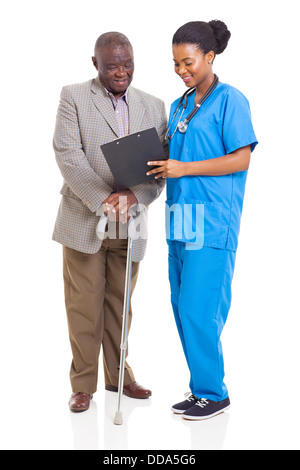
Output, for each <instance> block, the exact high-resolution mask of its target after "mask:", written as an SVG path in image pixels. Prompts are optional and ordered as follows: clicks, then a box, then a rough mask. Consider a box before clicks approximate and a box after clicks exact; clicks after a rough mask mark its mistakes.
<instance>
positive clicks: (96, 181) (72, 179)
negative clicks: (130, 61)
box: [53, 77, 167, 261]
mask: <svg viewBox="0 0 300 470" xmlns="http://www.w3.org/2000/svg"><path fill="white" fill-rule="evenodd" d="M128 104H129V127H130V133H131V134H133V133H135V132H139V131H141V130H146V129H149V128H151V127H156V129H157V132H158V135H159V136H160V138H161V141H162V143H164V135H165V133H166V128H167V118H166V112H165V106H164V103H163V102H162V101H161V100H159V99H158V98H155V97H154V96H151V95H149V94H147V93H145V92H143V91H140V90H137V89H136V88H133V87H129V89H128ZM118 132H119V130H118V125H117V121H116V117H115V111H114V109H113V105H112V102H111V99H110V97H109V96H108V95H107V93H106V92H105V89H104V88H103V86H102V85H101V84H100V81H99V79H98V77H97V78H95V79H92V80H89V81H88V82H84V83H81V84H75V85H70V86H66V87H63V89H62V92H61V96H60V103H59V108H58V112H57V118H56V127H55V133H54V139H53V146H54V150H55V155H56V160H57V163H58V166H59V168H60V171H61V173H62V175H63V178H64V184H63V187H62V189H61V191H60V192H61V194H62V199H61V202H60V206H59V210H58V214H57V219H56V223H55V227H54V232H53V240H55V241H57V242H59V243H61V244H62V245H65V246H67V247H70V248H73V249H75V250H77V251H81V252H83V253H96V252H97V251H98V250H99V249H100V247H101V243H102V242H101V240H99V238H98V237H97V236H96V226H97V224H98V221H99V216H97V214H96V211H97V209H98V208H99V206H101V204H102V202H103V201H104V200H105V199H106V198H107V197H108V196H109V195H110V194H111V193H112V191H113V189H112V188H113V176H112V173H111V171H110V169H109V167H108V165H107V162H106V160H105V158H104V156H103V153H102V151H101V148H100V146H101V145H102V144H104V143H107V142H111V141H112V140H114V139H116V138H118ZM164 147H165V152H166V154H167V146H166V144H164ZM163 187H164V181H162V180H157V181H151V182H149V183H144V184H141V185H138V186H135V187H132V188H130V189H131V190H132V191H133V192H134V194H135V196H136V197H137V200H138V203H139V204H143V205H145V206H148V205H149V204H150V203H151V202H153V201H154V200H155V199H156V198H157V197H158V196H159V194H160V193H161V191H162V190H163ZM145 249H146V240H143V239H139V240H135V241H134V242H133V260H134V261H139V260H141V259H142V258H143V257H144V254H145Z"/></svg>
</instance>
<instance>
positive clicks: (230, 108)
mask: <svg viewBox="0 0 300 470" xmlns="http://www.w3.org/2000/svg"><path fill="white" fill-rule="evenodd" d="M178 101H179V100H176V101H175V102H174V103H173V105H172V106H171V113H170V130H169V135H170V136H173V138H172V139H171V141H170V143H169V147H170V159H174V160H180V161H185V162H187V161H201V160H208V159H212V158H218V157H221V156H223V155H227V154H229V153H231V152H234V151H235V150H237V149H239V148H242V147H245V146H248V145H250V147H251V151H253V150H254V148H255V147H256V145H257V143H258V142H257V138H256V136H255V133H254V130H253V126H252V120H251V112H250V107H249V103H248V100H247V99H246V98H245V96H244V95H243V94H242V93H241V92H239V91H238V90H237V89H235V88H234V87H231V86H230V85H226V84H224V83H219V84H218V86H217V87H216V89H215V90H214V92H213V93H212V94H211V95H210V97H209V98H208V99H207V100H206V101H205V103H204V104H203V105H202V106H201V108H200V109H199V111H198V112H197V114H196V115H195V117H194V118H193V119H192V120H191V122H190V124H189V126H188V129H187V131H186V133H184V134H181V133H180V132H179V131H178V130H177V131H176V132H175V129H176V126H177V124H178V121H179V118H180V120H181V121H183V120H184V119H185V118H186V117H187V116H188V114H189V113H190V112H191V111H192V110H193V108H194V106H195V103H194V101H195V93H192V94H191V95H190V96H189V97H188V106H187V108H186V110H185V112H184V113H183V114H182V107H180V109H179V110H178V112H177V115H176V116H175V119H173V117H174V113H175V110H176V106H177V104H178ZM172 119H173V122H172ZM246 179H247V171H242V172H237V173H233V174H228V175H222V176H197V175H195V176H183V177H181V178H169V179H168V180H167V206H169V208H170V207H173V205H174V204H176V205H177V206H181V207H182V208H183V209H182V210H184V206H185V207H186V204H189V205H191V206H192V207H193V213H196V211H197V207H198V206H199V205H202V206H203V207H204V237H203V238H204V246H209V247H213V248H219V249H227V250H232V251H236V249H237V244H238V235H239V230H240V219H241V213H242V207H243V199H244V191H245V184H246ZM168 216H169V215H168ZM172 216H173V214H172V213H171V217H172ZM170 220H171V219H170ZM172 220H173V219H172ZM172 220H171V223H172ZM173 226H174V224H173V225H172V226H171V224H169V225H168V226H167V222H166V228H167V239H168V240H176V239H177V240H179V241H183V242H186V243H193V241H191V240H188V239H186V238H184V237H183V238H182V239H180V238H179V237H176V236H174V233H173V230H172V227H173ZM174 227H175V226H174ZM193 227H197V223H196V222H195V221H193ZM177 232H178V230H177ZM196 238H197V237H196Z"/></svg>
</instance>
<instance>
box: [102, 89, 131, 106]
mask: <svg viewBox="0 0 300 470" xmlns="http://www.w3.org/2000/svg"><path fill="white" fill-rule="evenodd" d="M102 86H103V85H102ZM103 88H104V90H105V92H106V94H107V95H108V96H109V97H110V98H113V99H114V100H115V99H116V98H115V96H114V94H113V93H112V92H111V91H108V90H107V89H106V88H105V87H104V86H103ZM120 98H124V101H125V102H126V104H128V88H127V90H126V91H125V92H124V93H123V95H122V96H120ZM120 98H119V99H120Z"/></svg>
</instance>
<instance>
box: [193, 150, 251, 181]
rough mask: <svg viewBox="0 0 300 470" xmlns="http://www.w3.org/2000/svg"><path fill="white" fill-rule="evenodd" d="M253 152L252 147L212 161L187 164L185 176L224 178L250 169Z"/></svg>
mask: <svg viewBox="0 0 300 470" xmlns="http://www.w3.org/2000/svg"><path fill="white" fill-rule="evenodd" d="M250 155H251V150H250V146H247V147H243V148H240V149H238V150H236V151H235V152H233V153H230V154H228V155H224V156H222V157H219V158H212V159H210V160H201V161H197V162H185V163H184V174H185V176H193V175H199V176H222V175H228V174H231V173H237V172H239V171H245V170H248V168H249V163H250Z"/></svg>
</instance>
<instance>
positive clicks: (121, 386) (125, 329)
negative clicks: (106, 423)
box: [114, 220, 132, 424]
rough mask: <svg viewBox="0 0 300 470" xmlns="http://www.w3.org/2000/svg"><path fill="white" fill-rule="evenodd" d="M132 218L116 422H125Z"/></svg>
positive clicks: (127, 261)
mask: <svg viewBox="0 0 300 470" xmlns="http://www.w3.org/2000/svg"><path fill="white" fill-rule="evenodd" d="M130 222H131V220H130V221H129V223H128V245H127V260H126V277H125V289H124V304H123V322H122V336H121V345H120V349H121V355H120V368H119V385H118V409H117V411H116V414H115V419H114V424H123V416H122V411H121V402H122V396H123V389H124V372H125V359H126V351H127V337H128V317H129V305H130V288H131V268H132V238H131V236H130V230H129V225H130Z"/></svg>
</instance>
